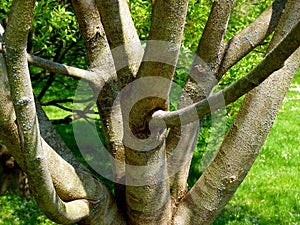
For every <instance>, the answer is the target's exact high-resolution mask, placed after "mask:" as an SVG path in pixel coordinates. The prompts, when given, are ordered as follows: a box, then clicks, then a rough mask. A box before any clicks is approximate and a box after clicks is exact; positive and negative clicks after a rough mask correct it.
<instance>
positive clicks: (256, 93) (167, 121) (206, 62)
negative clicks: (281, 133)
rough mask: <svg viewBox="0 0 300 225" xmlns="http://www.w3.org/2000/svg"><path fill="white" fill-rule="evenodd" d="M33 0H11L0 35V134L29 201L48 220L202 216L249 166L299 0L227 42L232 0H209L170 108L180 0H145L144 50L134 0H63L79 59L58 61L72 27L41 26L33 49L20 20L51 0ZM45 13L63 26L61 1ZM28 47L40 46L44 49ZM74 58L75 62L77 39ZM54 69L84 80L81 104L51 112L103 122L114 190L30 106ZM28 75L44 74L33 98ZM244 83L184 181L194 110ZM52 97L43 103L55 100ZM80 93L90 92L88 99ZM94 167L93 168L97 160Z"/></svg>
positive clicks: (291, 49)
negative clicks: (250, 59)
mask: <svg viewBox="0 0 300 225" xmlns="http://www.w3.org/2000/svg"><path fill="white" fill-rule="evenodd" d="M42 3H43V4H45V5H43V4H40V3H39V2H37V3H36V2H35V1H31V0H30V1H26V2H25V3H24V2H21V1H19V0H14V1H13V2H12V6H11V8H10V10H9V17H8V21H7V24H6V26H5V32H4V34H3V37H2V36H1V42H2V47H1V50H2V52H3V54H4V59H5V61H3V63H1V89H0V90H1V95H0V96H1V97H0V101H1V109H0V115H1V116H0V119H1V130H0V138H1V140H2V142H3V144H4V145H5V146H6V147H7V148H8V149H9V151H10V153H11V154H12V155H13V157H14V158H15V159H16V161H17V162H18V164H19V165H20V167H21V168H22V169H23V170H24V171H25V172H26V173H27V175H28V179H29V183H30V186H31V190H32V192H33V195H34V197H35V199H36V201H37V202H38V204H39V206H40V208H41V209H42V210H43V211H44V212H45V213H46V215H47V216H48V217H49V218H51V219H52V220H53V221H55V222H58V223H64V224H69V223H75V222H78V223H83V224H84V223H85V224H170V223H171V224H209V223H211V222H212V221H213V220H214V219H215V218H216V216H217V215H218V214H219V213H220V212H221V210H222V209H223V207H224V206H225V205H226V203H227V202H228V201H229V199H230V198H231V196H232V195H233V194H234V192H235V190H236V189H237V187H238V186H239V185H240V184H241V182H242V181H243V179H244V177H245V176H246V174H247V172H248V171H249V169H250V168H251V165H252V164H253V162H254V160H255V158H256V156H257V155H258V153H259V150H260V148H261V146H262V144H263V142H264V140H265V138H266V136H267V134H268V133H269V131H270V129H271V126H272V123H273V121H274V119H275V117H276V114H277V112H278V110H279V107H280V105H281V102H282V99H283V97H284V95H285V93H286V90H287V88H288V87H289V84H290V82H291V79H292V77H293V75H294V74H295V72H296V70H297V68H298V67H299V60H300V57H299V49H298V48H299V43H300V35H299V32H300V29H299V16H300V14H299V12H300V10H299V3H298V2H297V1H293V0H288V1H283V0H282V1H281V0H276V1H274V3H273V4H272V5H271V6H270V7H269V8H268V9H266V10H265V11H264V12H263V13H262V14H261V15H260V16H259V17H258V18H257V19H256V20H255V21H253V22H252V23H250V24H249V25H248V26H247V27H246V28H244V29H243V30H242V31H240V32H239V33H237V34H236V35H235V36H233V37H232V38H231V39H230V40H228V41H227V42H226V39H225V38H224V37H225V34H226V30H227V27H228V20H229V17H230V14H231V12H232V7H233V4H234V1H222V0H220V1H214V2H213V3H212V6H211V10H210V14H209V17H208V20H207V22H206V25H205V28H204V30H203V33H202V36H201V39H200V41H199V43H198V45H197V50H196V56H195V57H194V58H193V59H192V62H191V65H190V69H189V77H188V79H187V80H184V79H181V80H180V79H179V80H180V81H179V82H181V84H183V86H184V87H183V91H182V95H181V97H180V102H179V104H178V109H175V110H174V111H170V110H169V101H170V99H169V96H170V93H171V90H172V88H171V86H172V84H173V80H174V79H175V78H176V77H178V75H180V74H179V73H180V72H179V71H178V70H177V71H176V66H178V64H177V62H178V58H179V53H180V45H181V42H182V35H183V28H184V24H185V21H186V15H187V11H188V1H185V0H180V1H163V0H156V1H155V3H154V4H153V5H151V4H150V3H147V7H152V13H151V25H150V27H148V28H146V29H149V34H148V35H144V36H142V37H141V38H142V39H146V38H147V40H148V42H147V44H146V47H145V50H143V47H142V44H141V43H140V38H139V36H138V35H137V33H136V29H135V26H134V23H133V21H132V18H131V15H130V11H129V6H130V7H132V5H134V3H136V4H138V3H137V2H135V1H131V2H130V3H129V4H128V3H127V2H126V1H123V0H119V1H102V0H97V1H93V0H90V1H72V7H73V8H74V12H75V14H76V18H77V22H78V24H79V27H80V31H81V35H82V39H83V43H84V46H85V49H86V56H87V59H88V68H84V69H85V70H83V69H77V68H74V67H70V66H64V65H62V64H59V63H57V62H63V59H64V58H65V57H66V55H67V54H68V53H69V52H70V51H74V52H76V51H77V50H76V45H77V44H71V43H72V41H74V35H75V36H76V35H77V33H76V32H74V35H70V34H69V33H67V32H66V35H64V38H62V39H57V38H55V34H54V35H53V36H52V35H51V36H50V37H52V40H50V41H49V40H48V39H47V38H49V36H47V35H45V38H44V40H43V39H39V40H40V43H38V44H40V45H41V46H43V47H42V48H40V51H38V52H37V51H36V49H34V47H35V46H37V45H34V44H33V43H34V42H35V38H34V34H36V32H33V31H32V30H31V25H32V23H33V24H34V23H35V22H34V21H36V20H37V19H36V17H38V16H42V15H43V14H38V12H39V10H42V9H44V8H45V7H46V6H47V7H49V8H51V4H52V3H53V2H52V1H45V2H42ZM195 4H196V3H195ZM34 6H36V11H35V13H34ZM43 6H44V7H43ZM67 7H70V5H68V4H67V2H66V4H65V5H64V7H61V8H57V9H56V10H57V11H59V10H60V11H63V10H65V9H66V8H67ZM53 14H54V15H55V16H53V17H52V20H49V21H48V23H49V24H51V26H49V32H51V33H55V32H53V30H52V29H53V27H55V28H57V29H59V28H61V27H63V26H71V25H70V24H69V23H68V24H65V23H64V20H63V19H61V18H59V17H58V15H62V14H64V13H62V14H61V13H58V14H55V10H54V11H53V12H52V15H53ZM65 14H66V15H65V16H68V13H65ZM77 22H76V21H74V22H73V23H74V24H73V25H74V26H75V25H76V23H77ZM44 23H45V21H44ZM35 27H37V25H35ZM51 27H52V28H51ZM137 27H138V28H139V29H141V26H137ZM146 27H147V26H146ZM69 30H70V29H69ZM71 30H72V29H71ZM40 32H41V33H43V32H44V31H42V30H41V31H40ZM45 32H46V31H45ZM60 32H63V29H62V30H60ZM31 34H33V35H31ZM270 34H273V36H272V39H271V40H270V42H269V43H268V50H267V52H266V56H265V57H264V59H263V60H262V61H261V62H260V63H259V64H258V65H256V67H255V68H253V70H251V71H250V72H248V73H247V74H246V75H245V76H243V77H242V78H240V79H238V80H237V81H236V82H234V83H232V84H230V85H228V86H227V87H226V88H224V89H221V90H220V91H219V92H217V91H216V90H217V89H216V88H215V87H216V85H217V84H218V83H219V82H222V81H221V78H222V77H223V75H224V74H225V72H226V71H228V70H229V69H230V68H231V67H232V66H233V65H234V64H236V63H237V62H238V61H239V60H240V59H242V58H243V57H245V56H246V55H247V54H248V53H249V52H251V51H252V50H253V49H254V48H255V47H257V46H259V45H261V44H262V43H263V42H264V41H266V40H269V39H268V36H269V35H270ZM197 35H199V34H197ZM199 37H200V35H199ZM56 41H57V42H58V43H57V45H58V46H60V47H57V48H54V50H51V47H49V48H48V45H49V43H52V42H56ZM81 43H82V42H80V43H79V44H78V45H77V47H78V49H81V48H80V45H81ZM193 45H195V43H193ZM297 49H298V50H297ZM27 51H28V52H31V53H32V54H28V53H27ZM37 54H40V55H42V54H45V55H42V56H44V57H45V56H47V54H49V55H48V57H49V58H50V59H51V60H46V59H43V58H40V57H37V56H36V55H37ZM74 60H79V61H81V62H84V55H83V54H82V52H81V51H78V57H76V58H74ZM54 61H57V62H54ZM28 62H29V63H30V64H32V65H35V66H38V67H41V68H43V69H45V70H48V71H50V74H49V75H48V74H47V75H46V78H43V75H42V73H39V72H38V69H36V68H32V69H31V74H34V75H35V76H32V77H30V71H29V66H28ZM32 70H33V71H32ZM54 74H62V75H66V76H67V77H71V78H72V79H81V80H84V81H85V82H86V83H88V84H89V87H91V90H92V92H90V93H91V94H90V96H86V97H87V98H85V99H75V102H76V101H77V102H79V103H82V105H81V107H83V108H81V109H77V108H74V110H71V111H72V112H73V114H71V116H68V117H66V118H65V119H63V120H59V121H56V122H68V121H72V120H75V119H78V118H85V119H86V118H88V115H87V114H88V113H89V114H93V113H95V112H97V114H99V115H100V122H98V123H96V124H98V125H99V127H98V128H101V129H102V131H103V133H104V137H103V138H105V140H106V146H105V147H106V148H107V149H108V151H109V152H110V155H111V156H112V157H110V158H109V159H110V160H111V162H110V163H111V168H112V174H113V176H112V177H110V179H111V180H112V181H114V183H115V187H114V190H113V192H114V195H113V194H112V192H111V190H110V189H109V188H107V186H106V185H105V184H104V183H105V182H103V181H101V180H103V179H101V178H99V177H97V178H96V177H95V176H94V174H93V173H92V172H91V171H90V170H88V169H87V168H86V167H84V166H83V164H82V163H80V162H79V161H78V160H77V159H76V158H75V157H74V155H73V154H72V152H71V151H70V150H69V149H68V148H67V147H66V145H65V144H64V142H63V141H62V140H61V138H60V137H59V136H58V134H57V133H56V131H55V130H54V129H53V126H52V124H51V123H50V122H49V120H48V119H47V117H46V116H45V114H44V112H43V110H42V108H41V107H40V104H39V101H41V100H42V97H43V95H44V94H45V93H46V91H47V89H49V88H50V87H51V84H53V82H58V81H59V82H62V81H63V79H59V80H56V79H55V76H57V75H54ZM174 75H175V76H174ZM6 76H7V77H8V80H7V78H6ZM36 77H38V79H44V82H45V85H44V86H43V88H42V89H41V90H39V94H38V96H37V98H36V100H34V95H33V90H32V83H33V84H34V80H35V78H36ZM176 79H178V78H176ZM59 82H58V83H59ZM68 84H72V83H71V82H70V83H69V82H68ZM75 84H76V82H75ZM80 84H81V82H80ZM52 86H53V85H52ZM257 86H258V87H257ZM83 88H84V87H83ZM254 88H255V89H254ZM214 89H216V90H214ZM84 93H89V92H84ZM246 93H248V94H247V96H246V97H245V99H244V101H243V104H242V106H241V107H240V109H239V113H238V114H237V116H236V118H235V121H234V122H233V125H232V126H231V128H230V129H229V131H228V133H227V135H226V136H225V137H224V140H223V141H222V144H221V146H220V147H219V148H218V150H217V152H216V154H215V155H214V157H213V159H212V161H211V162H210V164H209V165H208V166H207V168H206V169H205V171H204V172H203V174H202V175H201V177H200V178H199V179H198V181H197V182H196V183H195V184H194V186H193V187H192V188H191V189H190V190H189V191H188V188H187V179H188V171H189V168H190V161H191V157H192V154H193V151H194V148H195V145H196V141H197V139H198V135H199V131H200V127H201V123H199V120H201V119H202V118H203V117H204V116H205V115H207V114H210V113H211V112H212V111H216V110H218V109H220V108H222V107H224V106H225V105H227V104H229V103H232V102H234V101H236V100H237V99H239V98H240V97H241V96H243V95H244V94H246ZM86 95H87V94H86ZM61 101H62V100H59V99H58V100H53V101H51V102H50V103H49V102H48V103H47V104H54V105H58V106H59V104H60V103H62V102H61ZM70 101H71V100H68V101H66V100H64V101H63V103H68V102H70ZM91 102H92V103H95V102H96V105H97V107H96V108H95V107H94V105H93V104H90V103H91ZM44 104H45V103H44ZM61 108H63V107H61ZM75 128H76V127H75ZM77 128H78V127H77ZM76 130H80V129H74V132H76ZM81 134H82V135H83V134H84V133H81ZM84 138H88V137H84ZM80 149H81V153H86V152H87V151H86V149H84V146H80ZM82 150H83V151H82ZM88 150H89V149H88ZM96 153H98V152H96ZM84 159H85V160H87V158H86V157H85V158H84ZM92 161H95V158H93V160H92ZM89 164H90V162H89ZM90 166H91V165H90ZM92 167H93V166H92ZM100 168H103V167H100ZM90 169H95V167H93V168H90ZM96 172H99V171H96ZM98 175H100V176H103V174H102V171H100V174H98ZM104 177H105V176H104Z"/></svg>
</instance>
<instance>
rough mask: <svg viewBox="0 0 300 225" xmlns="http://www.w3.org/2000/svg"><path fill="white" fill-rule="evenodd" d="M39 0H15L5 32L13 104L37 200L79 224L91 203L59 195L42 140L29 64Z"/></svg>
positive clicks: (56, 217) (64, 219) (65, 220)
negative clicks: (28, 50)
mask: <svg viewBox="0 0 300 225" xmlns="http://www.w3.org/2000/svg"><path fill="white" fill-rule="evenodd" d="M34 5H35V1H34V0H31V1H30V0H28V1H26V2H22V1H19V0H15V1H13V5H12V8H11V14H10V16H11V18H13V19H10V20H9V22H8V24H7V30H6V32H5V35H4V43H5V48H4V53H5V59H6V65H7V70H8V75H9V76H8V78H9V83H10V89H11V96H12V100H13V105H14V108H15V111H16V115H17V123H18V129H19V135H20V144H21V150H22V151H23V152H24V155H25V167H26V172H27V174H28V175H29V179H30V183H31V186H32V189H33V190H34V191H33V193H34V195H35V198H36V200H37V201H38V202H39V204H40V207H41V209H42V210H44V211H45V212H46V214H47V215H48V216H49V217H50V218H52V219H54V220H56V221H58V222H61V223H75V222H77V221H79V220H81V219H83V218H84V217H86V216H87V215H88V213H89V206H88V202H86V201H84V200H74V201H71V202H68V203H65V202H63V201H62V200H61V199H60V197H59V196H58V195H57V193H56V191H55V188H54V186H53V183H52V178H51V177H50V173H49V170H48V165H47V161H46V159H47V155H48V154H49V152H47V150H46V148H45V147H46V146H45V145H44V143H43V142H42V139H41V136H40V132H39V126H38V120H37V116H36V113H33V112H36V109H35V105H34V97H33V92H32V88H31V82H30V75H29V68H28V63H27V53H26V46H27V36H28V32H29V30H30V27H31V26H30V25H31V21H32V17H33V9H34Z"/></svg>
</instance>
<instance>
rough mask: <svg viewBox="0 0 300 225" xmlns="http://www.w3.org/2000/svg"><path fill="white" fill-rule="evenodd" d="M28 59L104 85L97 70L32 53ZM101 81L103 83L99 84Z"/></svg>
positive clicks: (41, 65) (53, 70) (62, 72)
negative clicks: (78, 66) (59, 61)
mask: <svg viewBox="0 0 300 225" xmlns="http://www.w3.org/2000/svg"><path fill="white" fill-rule="evenodd" d="M2 51H3V49H2V47H1V45H0V52H2ZM27 60H28V62H29V63H30V64H31V65H33V66H37V67H40V68H43V69H45V70H47V71H49V72H52V73H57V74H61V75H67V76H70V77H73V78H76V79H83V80H85V81H87V82H90V83H91V84H98V85H100V86H101V85H103V83H102V82H103V81H101V80H100V81H99V77H100V79H101V74H100V75H97V74H96V73H95V72H91V71H87V70H83V69H79V68H76V67H72V66H66V65H63V64H60V63H57V62H53V61H51V60H48V59H43V58H41V57H38V56H35V55H32V54H27ZM103 73H104V72H103ZM105 76H106V75H105ZM97 78H98V80H97ZM99 82H101V83H100V84H99Z"/></svg>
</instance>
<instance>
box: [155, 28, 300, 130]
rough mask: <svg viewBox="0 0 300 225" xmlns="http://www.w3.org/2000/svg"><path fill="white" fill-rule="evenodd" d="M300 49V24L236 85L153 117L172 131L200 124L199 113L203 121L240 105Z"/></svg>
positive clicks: (160, 112)
mask: <svg viewBox="0 0 300 225" xmlns="http://www.w3.org/2000/svg"><path fill="white" fill-rule="evenodd" d="M299 45H300V22H298V23H297V24H296V25H295V26H294V28H293V29H292V30H291V32H290V33H289V34H288V35H287V36H286V37H285V38H284V39H283V40H282V41H281V42H280V43H279V44H278V45H277V47H275V48H274V50H273V51H271V52H270V53H269V54H268V55H267V56H266V57H265V58H264V59H263V61H262V62H261V63H259V64H258V66H256V67H255V68H254V69H253V70H252V71H251V72H249V73H248V74H247V75H246V76H244V77H243V78H241V79H239V80H238V81H237V82H235V83H234V84H232V85H230V86H229V87H227V88H225V89H224V90H222V91H220V92H218V93H216V94H214V95H212V96H210V97H208V98H207V99H205V100H202V101H200V102H197V103H195V104H193V105H190V106H187V107H185V108H183V109H180V110H176V111H174V112H165V111H157V112H156V113H154V114H153V118H157V119H162V120H164V122H165V123H166V125H167V126H168V127H171V126H178V125H180V123H183V124H185V123H189V122H192V121H194V120H196V119H197V118H195V110H196V111H197V116H198V117H199V118H202V117H203V116H204V115H206V114H208V113H210V112H214V111H216V110H217V109H220V108H222V107H223V106H225V105H227V104H229V103H231V102H234V101H236V100H237V99H238V98H239V97H241V96H242V95H244V94H246V93H247V92H249V91H250V90H252V89H253V88H255V87H257V86H258V85H259V84H261V83H262V82H263V81H264V80H265V79H266V78H268V77H269V76H270V75H271V74H272V73H273V72H274V71H276V70H278V69H280V68H281V67H282V66H283V65H284V62H285V60H286V59H287V58H288V57H289V56H290V55H291V54H292V53H293V52H294V51H295V50H296V49H297V48H298V47H299ZM224 104H225V105H224Z"/></svg>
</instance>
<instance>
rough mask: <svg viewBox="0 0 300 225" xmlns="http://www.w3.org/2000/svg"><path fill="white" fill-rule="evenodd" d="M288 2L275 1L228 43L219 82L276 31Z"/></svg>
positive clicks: (220, 69)
mask: <svg viewBox="0 0 300 225" xmlns="http://www.w3.org/2000/svg"><path fill="white" fill-rule="evenodd" d="M286 1H287V0H275V1H274V3H273V4H272V5H271V6H270V7H269V8H268V9H266V10H265V11H264V12H263V13H262V14H261V15H260V16H259V17H258V18H257V19H256V20H255V21H254V22H252V23H251V24H250V25H249V26H248V27H246V28H245V29H243V30H242V31H241V32H240V33H239V34H237V35H236V36H234V37H233V38H231V39H230V40H229V41H228V43H227V44H226V47H225V49H226V50H225V53H224V56H223V59H222V62H221V65H220V67H219V70H218V74H217V79H218V80H220V79H221V77H222V76H223V75H224V74H225V72H226V71H228V70H229V69H230V68H231V67H232V66H233V65H234V64H236V63H237V62H238V61H239V60H241V59H242V58H243V57H244V56H246V55H247V54H248V53H249V52H250V51H252V50H253V49H254V48H255V47H257V46H258V45H259V44H260V43H261V42H262V41H263V40H265V38H266V37H268V36H269V35H270V34H271V33H272V32H273V31H274V29H275V28H276V25H277V23H278V21H279V19H280V16H281V14H282V13H283V10H284V8H285V3H286Z"/></svg>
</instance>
